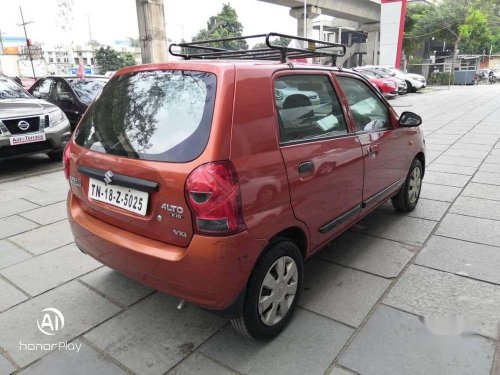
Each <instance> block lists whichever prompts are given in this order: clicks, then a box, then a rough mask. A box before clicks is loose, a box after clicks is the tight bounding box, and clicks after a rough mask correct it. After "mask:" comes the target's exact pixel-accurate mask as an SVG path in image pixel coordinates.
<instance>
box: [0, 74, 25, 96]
mask: <svg viewBox="0 0 500 375" xmlns="http://www.w3.org/2000/svg"><path fill="white" fill-rule="evenodd" d="M30 97H31V96H30V95H29V94H28V93H27V92H26V91H25V90H24V89H23V88H22V87H21V86H19V85H18V84H17V83H15V82H13V81H12V80H10V79H9V78H7V77H0V99H27V98H30Z"/></svg>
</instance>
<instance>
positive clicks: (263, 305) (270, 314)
mask: <svg viewBox="0 0 500 375" xmlns="http://www.w3.org/2000/svg"><path fill="white" fill-rule="evenodd" d="M303 272H304V271H303V260H302V255H301V254H300V251H299V249H298V248H297V246H296V245H295V244H294V243H293V242H290V241H287V240H284V241H281V242H278V243H276V244H274V245H272V247H271V248H270V249H268V250H267V251H266V253H265V254H264V255H263V256H262V257H261V259H260V260H259V261H258V263H257V264H256V266H255V268H254V270H253V272H252V275H251V276H250V280H249V281H248V285H247V295H246V298H245V303H244V307H243V311H242V313H241V315H240V316H239V317H237V318H235V319H233V320H232V321H231V323H232V324H233V327H234V328H236V329H237V330H238V331H239V332H240V333H242V334H244V335H246V336H248V337H251V338H254V339H256V340H270V339H272V338H273V337H275V336H277V335H278V334H279V333H280V332H281V331H282V330H283V329H284V328H285V327H286V326H287V324H288V323H289V321H290V318H291V317H292V315H293V312H294V311H295V307H296V305H297V301H298V299H299V296H300V292H301V288H302V278H303Z"/></svg>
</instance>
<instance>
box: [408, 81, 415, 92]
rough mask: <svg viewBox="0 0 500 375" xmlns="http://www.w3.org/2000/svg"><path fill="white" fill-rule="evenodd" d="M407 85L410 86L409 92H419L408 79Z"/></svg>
mask: <svg viewBox="0 0 500 375" xmlns="http://www.w3.org/2000/svg"><path fill="white" fill-rule="evenodd" d="M406 86H407V87H408V93H410V92H417V90H415V88H414V87H413V85H412V84H411V83H410V81H406Z"/></svg>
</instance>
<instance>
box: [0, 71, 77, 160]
mask: <svg viewBox="0 0 500 375" xmlns="http://www.w3.org/2000/svg"><path fill="white" fill-rule="evenodd" d="M70 136H71V128H70V124H69V121H68V119H67V117H66V115H65V114H64V113H63V112H62V111H61V110H60V109H59V108H58V107H57V106H55V105H53V104H50V103H48V102H46V101H44V100H40V99H35V98H34V97H32V96H31V95H30V94H29V93H28V92H27V91H26V90H24V89H23V88H22V87H21V86H19V85H18V84H17V83H15V82H14V81H13V80H11V79H10V78H8V77H6V76H4V75H0V160H3V159H10V158H15V157H19V156H24V155H30V154H39V153H45V154H47V155H48V156H49V157H50V158H51V159H53V160H61V158H62V152H63V149H64V146H65V145H66V143H67V142H68V141H69V138H70Z"/></svg>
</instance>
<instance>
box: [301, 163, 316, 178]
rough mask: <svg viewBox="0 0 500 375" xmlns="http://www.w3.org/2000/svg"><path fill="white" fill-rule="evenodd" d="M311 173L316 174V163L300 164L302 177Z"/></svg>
mask: <svg viewBox="0 0 500 375" xmlns="http://www.w3.org/2000/svg"><path fill="white" fill-rule="evenodd" d="M311 173H314V162H312V161H310V160H309V161H305V162H302V163H300V164H299V174H300V175H301V176H302V175H306V174H307V175H308V174H311Z"/></svg>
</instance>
